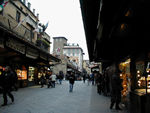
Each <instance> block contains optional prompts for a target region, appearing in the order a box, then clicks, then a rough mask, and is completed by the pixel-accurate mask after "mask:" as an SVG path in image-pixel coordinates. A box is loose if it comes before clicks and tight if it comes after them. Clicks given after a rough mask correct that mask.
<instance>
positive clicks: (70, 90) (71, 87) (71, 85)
mask: <svg viewBox="0 0 150 113" xmlns="http://www.w3.org/2000/svg"><path fill="white" fill-rule="evenodd" d="M72 90H73V84H70V89H69V92H72Z"/></svg>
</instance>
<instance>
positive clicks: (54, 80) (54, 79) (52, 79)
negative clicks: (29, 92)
mask: <svg viewBox="0 0 150 113" xmlns="http://www.w3.org/2000/svg"><path fill="white" fill-rule="evenodd" d="M50 78H51V82H52V86H53V88H55V82H56V78H57V77H56V75H55V74H54V73H52V75H51V76H50Z"/></svg>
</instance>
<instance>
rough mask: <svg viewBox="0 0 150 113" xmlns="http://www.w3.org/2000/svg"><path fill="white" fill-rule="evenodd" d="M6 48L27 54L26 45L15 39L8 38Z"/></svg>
mask: <svg viewBox="0 0 150 113" xmlns="http://www.w3.org/2000/svg"><path fill="white" fill-rule="evenodd" d="M6 46H7V47H10V48H11V49H14V50H16V51H18V52H20V53H22V54H25V45H24V44H22V43H21V42H19V41H17V40H15V39H13V38H8V40H7V41H6Z"/></svg>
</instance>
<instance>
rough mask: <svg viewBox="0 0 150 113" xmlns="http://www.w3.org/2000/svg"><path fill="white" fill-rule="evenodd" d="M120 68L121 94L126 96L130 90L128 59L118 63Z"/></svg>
mask: <svg viewBox="0 0 150 113" xmlns="http://www.w3.org/2000/svg"><path fill="white" fill-rule="evenodd" d="M119 68H120V70H121V71H122V73H121V74H120V78H121V79H122V87H123V90H122V96H124V97H126V96H127V94H128V93H129V91H130V84H131V82H130V76H131V75H130V59H128V60H126V61H125V62H122V63H120V65H119Z"/></svg>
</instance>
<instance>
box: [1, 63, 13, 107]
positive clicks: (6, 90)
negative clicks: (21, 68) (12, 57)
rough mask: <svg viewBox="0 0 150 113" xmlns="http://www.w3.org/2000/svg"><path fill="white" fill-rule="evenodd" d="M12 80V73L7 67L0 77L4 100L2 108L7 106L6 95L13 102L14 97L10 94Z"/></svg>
mask: <svg viewBox="0 0 150 113" xmlns="http://www.w3.org/2000/svg"><path fill="white" fill-rule="evenodd" d="M12 79H13V72H12V71H11V69H10V67H9V66H7V67H6V68H5V71H4V73H3V74H2V77H1V80H2V93H3V98H4V104H2V106H5V105H7V95H8V96H9V97H10V98H11V100H12V102H14V96H13V95H12V94H11V87H12Z"/></svg>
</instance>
